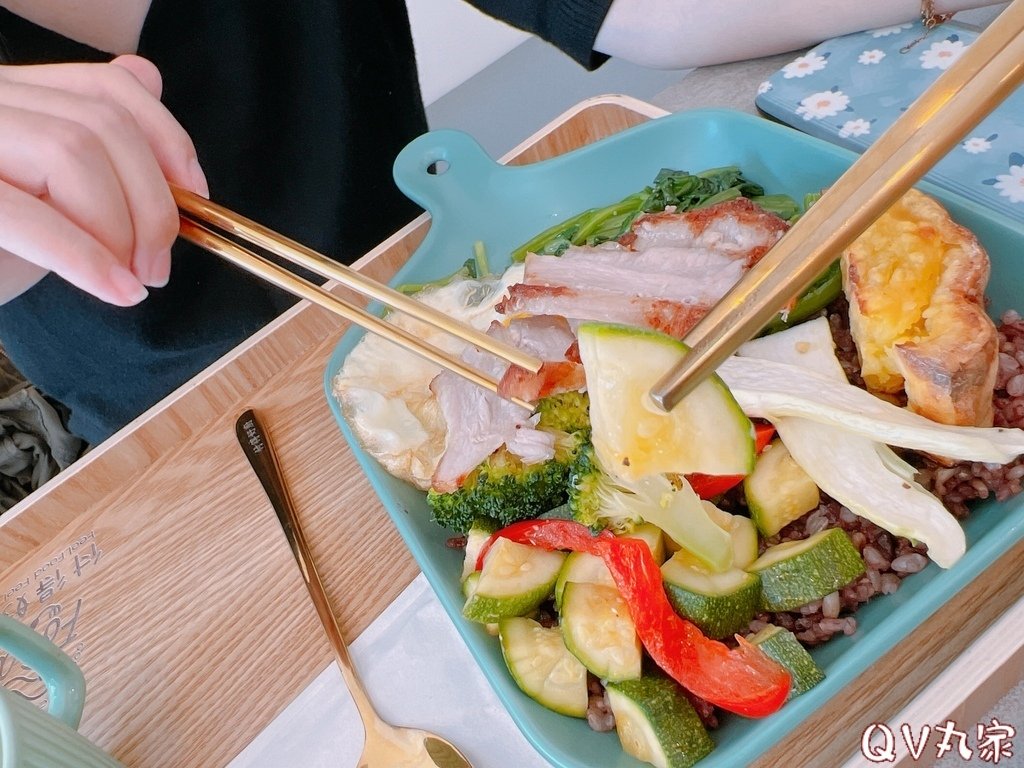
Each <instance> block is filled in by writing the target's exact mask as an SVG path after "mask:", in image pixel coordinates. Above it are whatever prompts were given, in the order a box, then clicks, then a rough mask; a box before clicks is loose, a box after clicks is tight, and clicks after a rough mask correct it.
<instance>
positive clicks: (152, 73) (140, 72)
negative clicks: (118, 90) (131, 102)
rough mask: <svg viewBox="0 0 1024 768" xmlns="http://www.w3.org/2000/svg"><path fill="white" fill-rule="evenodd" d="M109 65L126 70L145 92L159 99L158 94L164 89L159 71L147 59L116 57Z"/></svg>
mask: <svg viewBox="0 0 1024 768" xmlns="http://www.w3.org/2000/svg"><path fill="white" fill-rule="evenodd" d="M110 63H111V64H113V65H114V66H115V67H121V68H122V69H127V70H128V71H129V72H131V73H132V74H133V75H135V79H136V80H138V81H139V82H140V83H142V85H143V87H144V88H145V89H146V90H147V91H149V92H150V93H151V94H153V96H154V97H155V98H157V99H159V98H160V93H161V92H162V91H163V87H164V84H163V79H162V78H161V77H160V70H159V69H157V68H156V65H155V64H154V63H153V62H151V61H150V60H149V59H144V58H142V57H141V56H135V55H133V54H127V55H125V56H118V57H117V58H116V59H114V60H113V61H111V62H110Z"/></svg>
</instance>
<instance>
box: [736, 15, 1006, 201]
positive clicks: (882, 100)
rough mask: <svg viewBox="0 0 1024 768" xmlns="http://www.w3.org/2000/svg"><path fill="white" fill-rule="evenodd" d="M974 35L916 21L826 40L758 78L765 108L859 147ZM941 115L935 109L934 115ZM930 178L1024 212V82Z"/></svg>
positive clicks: (977, 198)
mask: <svg viewBox="0 0 1024 768" xmlns="http://www.w3.org/2000/svg"><path fill="white" fill-rule="evenodd" d="M977 37H978V32H977V31H975V30H974V29H971V28H969V27H965V26H963V25H961V24H956V23H947V24H942V25H940V26H938V27H935V28H934V29H933V30H931V31H930V32H928V31H926V30H925V29H924V27H923V26H922V25H921V24H920V23H919V22H918V23H916V24H901V25H899V26H895V27H883V28H880V29H873V30H869V31H867V32H858V33H856V34H852V35H846V36H844V37H837V38H835V39H832V40H828V41H826V42H824V43H822V44H821V45H818V46H816V47H814V48H812V49H811V50H810V51H808V52H807V53H806V54H804V55H803V56H799V57H797V58H795V59H794V60H793V61H791V62H790V63H789V64H787V65H786V66H784V67H783V68H782V69H781V70H779V71H778V72H776V73H775V74H774V75H772V77H771V78H770V79H768V80H766V81H765V82H763V83H761V85H760V86H759V87H758V93H757V99H756V104H757V106H758V108H759V109H761V110H762V111H763V112H765V113H767V114H769V115H771V116H772V117H774V118H776V119H778V120H781V121H782V122H784V123H788V124H789V125H792V126H793V127H795V128H798V129H799V130H801V131H804V132H806V133H809V134H811V135H813V136H817V137H819V138H822V139H826V140H828V141H832V142H834V143H836V144H840V145H842V146H844V147H847V148H849V149H852V150H855V151H857V152H861V151H863V150H864V149H866V148H867V146H868V145H869V144H870V143H871V142H872V141H873V140H874V137H875V136H878V135H879V134H881V133H882V132H883V131H884V130H885V129H886V128H888V127H889V125H890V124H892V122H893V121H894V120H896V118H897V117H899V115H900V114H901V113H902V112H903V110H905V109H906V108H907V107H908V106H910V104H911V103H912V102H913V101H914V99H916V98H917V97H918V96H919V95H920V94H921V93H922V92H923V91H924V90H925V89H926V88H927V87H928V86H929V85H931V83H932V82H933V81H934V80H935V79H936V78H937V77H938V76H939V75H940V74H942V72H943V70H945V69H948V68H949V66H950V65H951V64H952V63H953V62H955V61H956V60H957V59H958V58H959V57H960V55H961V54H962V53H963V52H964V50H966V48H967V47H968V46H969V45H971V44H972V43H973V42H974V41H975V39H976V38H977ZM940 119H941V118H940ZM927 178H928V180H929V181H932V182H934V183H935V184H938V185H939V186H942V187H945V188H947V189H950V190H952V191H954V192H957V193H959V194H961V195H963V196H964V197H967V198H969V199H971V200H974V201H976V202H978V203H980V204H981V205H984V206H987V207H989V208H993V209H995V210H998V211H1000V212H1001V213H1004V214H1006V215H1007V216H1010V217H1012V218H1014V219H1016V220H1017V221H1024V89H1020V90H1018V91H1017V92H1016V93H1014V94H1013V95H1012V96H1010V98H1009V99H1007V100H1006V101H1005V102H1003V104H1002V105H1000V106H999V108H998V109H997V110H996V111H995V112H993V113H992V114H991V115H989V117H987V118H986V119H985V120H984V121H983V122H982V123H981V124H980V125H979V126H978V127H977V128H975V129H974V130H973V131H972V132H971V133H970V135H969V136H967V137H965V138H964V140H963V141H962V142H961V143H960V144H959V145H958V146H957V148H956V149H954V150H953V151H952V152H950V153H949V154H948V155H946V157H944V158H943V159H942V160H941V161H940V162H939V163H938V164H936V166H935V167H934V168H933V169H932V171H931V173H929V174H928V177H927Z"/></svg>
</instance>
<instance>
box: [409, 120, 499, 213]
mask: <svg viewBox="0 0 1024 768" xmlns="http://www.w3.org/2000/svg"><path fill="white" fill-rule="evenodd" d="M501 170H503V167H502V166H501V165H499V164H498V163H496V162H495V161H494V160H492V159H491V158H490V156H488V154H487V153H486V152H484V150H483V148H482V147H481V146H480V145H479V144H477V142H476V140H475V139H473V138H472V137H471V136H470V135H469V134H467V133H463V132H462V131H452V130H441V131H431V132H430V133H425V134H423V135H422V136H419V137H418V138H416V139H413V140H412V141H411V142H410V143H409V144H408V145H406V147H405V148H404V149H403V150H402V151H401V152H399V154H398V157H397V158H395V164H394V177H395V183H396V184H397V185H398V188H399V189H400V190H402V192H403V193H404V194H405V195H406V196H407V197H408V198H410V199H411V200H412V201H413V202H415V203H417V204H419V205H420V206H422V207H423V208H425V209H427V210H428V211H430V213H431V214H432V215H434V216H435V218H436V214H437V213H438V212H439V211H441V210H452V209H453V208H454V207H455V206H458V209H459V210H465V209H466V206H467V205H470V206H472V205H473V203H475V202H476V201H479V200H480V199H481V198H482V192H483V191H484V190H486V189H487V187H488V184H489V180H490V179H491V178H492V176H493V175H494V174H495V173H499V172H500V171H501Z"/></svg>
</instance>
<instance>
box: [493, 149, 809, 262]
mask: <svg viewBox="0 0 1024 768" xmlns="http://www.w3.org/2000/svg"><path fill="white" fill-rule="evenodd" d="M736 197H749V198H751V199H752V200H754V202H757V203H759V204H761V205H763V206H764V207H765V208H767V209H768V210H769V211H772V212H773V213H777V214H779V215H780V216H782V217H783V218H785V219H789V218H791V217H792V216H794V215H796V214H797V213H799V210H800V209H799V206H798V205H797V203H796V202H795V201H794V200H792V199H791V198H789V197H787V196H785V195H765V194H764V189H762V188H761V187H760V186H759V185H757V184H754V183H753V182H751V181H748V180H747V179H745V178H743V175H742V174H741V173H740V169H739V168H737V167H736V166H727V167H724V168H712V169H710V170H707V171H702V172H700V173H696V174H693V173H688V172H687V171H674V170H671V169H669V168H663V169H662V170H661V171H659V172H658V175H657V176H656V177H655V178H654V181H652V182H651V184H650V185H649V186H647V187H644V189H643V190H641V191H640V192H637V193H636V194H632V195H630V196H629V197H626V198H623V199H622V200H620V201H619V202H617V203H613V204H611V205H608V206H605V207H603V208H591V209H590V210H588V211H584V212H583V213H580V214H577V215H576V216H573V217H571V218H569V219H566V220H565V221H562V222H559V223H558V224H555V225H554V226H552V227H550V228H548V229H546V230H544V231H543V232H541V233H540V234H539V235H537V236H536V237H534V238H533V239H532V240H530V241H529V242H527V243H524V244H523V245H521V246H519V247H518V248H517V249H516V250H514V251H513V252H512V261H513V262H519V261H523V260H524V259H525V258H526V254H527V253H542V254H552V255H555V256H558V255H560V254H561V253H562V252H563V251H564V250H565V249H566V248H568V247H569V246H570V245H598V244H600V243H604V242H607V241H609V240H616V239H618V238H619V237H621V236H622V235H623V234H625V233H626V232H627V231H629V228H630V226H631V225H632V224H633V221H634V220H635V219H636V218H637V217H638V216H640V215H642V214H644V213H657V212H659V211H663V210H665V208H667V207H669V206H675V208H676V209H677V210H679V211H692V210H695V209H697V208H704V207H706V206H709V205H714V204H715V203H720V202H724V201H726V200H732V199H733V198H736Z"/></svg>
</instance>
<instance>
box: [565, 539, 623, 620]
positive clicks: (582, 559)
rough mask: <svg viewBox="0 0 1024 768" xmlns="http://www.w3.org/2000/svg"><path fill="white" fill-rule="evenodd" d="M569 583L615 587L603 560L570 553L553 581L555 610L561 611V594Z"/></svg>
mask: <svg viewBox="0 0 1024 768" xmlns="http://www.w3.org/2000/svg"><path fill="white" fill-rule="evenodd" d="M570 581H574V582H576V583H577V584H604V585H605V586H606V587H614V586H615V579H613V578H612V573H611V571H609V570H608V566H607V565H605V564H604V560H602V559H601V558H600V557H598V556H597V555H591V554H588V553H586V552H570V553H569V554H568V555H567V556H566V558H565V563H564V564H563V565H562V570H560V571H559V572H558V578H557V579H556V580H555V610H558V611H561V610H562V594H563V592H564V591H565V585H566V584H568V583H569V582H570Z"/></svg>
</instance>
